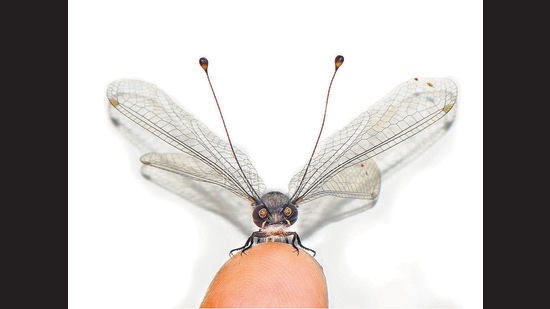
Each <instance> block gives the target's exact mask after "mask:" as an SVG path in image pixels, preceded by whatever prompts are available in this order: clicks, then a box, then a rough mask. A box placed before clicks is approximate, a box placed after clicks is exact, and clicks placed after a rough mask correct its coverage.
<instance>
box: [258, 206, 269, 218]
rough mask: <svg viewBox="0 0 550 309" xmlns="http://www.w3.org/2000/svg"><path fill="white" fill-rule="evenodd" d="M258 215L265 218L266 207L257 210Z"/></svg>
mask: <svg viewBox="0 0 550 309" xmlns="http://www.w3.org/2000/svg"><path fill="white" fill-rule="evenodd" d="M258 216H259V217H260V218H262V219H265V217H267V209H265V208H262V209H260V210H259V211H258Z"/></svg>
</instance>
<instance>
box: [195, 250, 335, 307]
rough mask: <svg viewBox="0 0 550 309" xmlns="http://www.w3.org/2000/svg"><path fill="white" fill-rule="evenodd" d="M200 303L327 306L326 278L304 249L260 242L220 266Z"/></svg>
mask: <svg viewBox="0 0 550 309" xmlns="http://www.w3.org/2000/svg"><path fill="white" fill-rule="evenodd" d="M200 307H201V308H213V307H310V308H312V307H328V295H327V286H326V280H325V276H324V274H323V269H322V267H321V265H319V263H318V262H317V261H316V260H315V259H314V258H313V257H312V256H311V255H309V254H308V253H306V252H305V251H302V250H300V252H299V254H297V252H296V250H295V249H294V248H293V247H292V246H291V245H288V244H284V243H278V242H270V243H262V244H258V245H254V246H253V247H252V248H250V249H249V250H247V251H246V253H245V254H242V255H241V253H240V252H237V253H236V254H235V255H234V256H233V257H232V258H230V259H229V260H228V261H227V262H226V263H225V264H224V265H223V266H222V267H221V268H220V270H219V271H218V273H217V274H216V276H215V277H214V279H213V280H212V282H211V283H210V286H209V287H208V290H207V292H206V295H205V297H204V299H203V301H202V303H201V305H200Z"/></svg>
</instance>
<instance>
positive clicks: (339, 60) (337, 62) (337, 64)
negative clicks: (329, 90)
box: [334, 55, 344, 70]
mask: <svg viewBox="0 0 550 309" xmlns="http://www.w3.org/2000/svg"><path fill="white" fill-rule="evenodd" d="M342 63H344V56H342V55H338V56H336V58H334V66H335V69H336V70H338V68H339V67H340V66H341V65H342Z"/></svg>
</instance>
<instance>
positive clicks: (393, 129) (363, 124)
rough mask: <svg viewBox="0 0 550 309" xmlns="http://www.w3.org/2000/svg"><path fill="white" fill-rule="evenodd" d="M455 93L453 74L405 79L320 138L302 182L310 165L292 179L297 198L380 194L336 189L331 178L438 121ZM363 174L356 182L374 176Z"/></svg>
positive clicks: (303, 200)
mask: <svg viewBox="0 0 550 309" xmlns="http://www.w3.org/2000/svg"><path fill="white" fill-rule="evenodd" d="M456 98H457V88H456V85H455V83H454V82H453V81H452V80H450V79H444V78H425V79H413V80H410V81H407V82H405V83H402V84H401V85H399V86H398V87H396V88H395V89H394V90H393V91H392V92H390V93H389V94H388V95H386V96H385V97H384V98H383V99H382V100H380V101H378V102H377V103H375V104H374V105H373V106H371V107H370V108H369V109H368V110H367V111H366V112H364V113H362V114H361V115H359V117H357V118H356V119H355V120H354V121H352V122H351V123H350V124H349V125H347V126H346V127H344V128H343V129H342V130H340V131H338V132H337V133H335V134H334V135H332V136H330V137H329V138H327V139H326V140H325V141H324V142H323V143H321V144H320V146H319V148H318V150H317V152H316V155H315V156H314V158H313V160H312V163H311V166H310V167H309V169H308V171H307V175H306V176H305V177H304V180H303V182H301V179H302V177H303V175H304V172H305V167H304V169H302V171H301V172H300V173H298V174H296V175H295V176H294V177H293V178H292V180H291V181H290V186H289V187H290V192H294V195H293V200H294V201H296V202H297V203H301V204H304V203H306V202H309V201H312V200H314V199H316V198H319V197H322V196H325V195H330V196H338V197H343V198H360V199H373V198H375V197H376V195H369V194H368V192H366V193H365V194H362V193H361V192H360V193H359V194H358V192H357V191H354V190H355V188H356V187H353V186H352V187H349V188H348V187H341V188H340V190H334V188H333V187H330V186H329V187H327V185H326V183H331V182H335V180H334V179H338V178H353V175H354V174H353V173H355V170H354V169H353V168H351V169H350V167H353V166H358V165H360V164H361V163H362V162H367V161H368V160H369V159H372V158H373V157H375V156H377V155H379V154H381V153H383V152H384V151H386V150H387V149H389V148H391V147H393V146H396V145H398V144H399V143H401V142H403V141H406V140H407V139H409V138H411V137H413V136H415V135H417V134H418V133H420V132H422V131H423V130H424V129H426V128H428V127H429V126H430V125H432V124H434V123H436V122H437V121H438V120H440V119H442V118H443V117H444V116H445V115H446V114H447V113H448V112H449V111H450V110H451V109H452V107H453V106H454V104H455V103H456ZM350 173H351V174H350ZM361 177H362V178H360V179H357V180H356V181H355V182H357V183H361V182H366V181H370V179H369V177H368V176H361ZM300 183H301V184H300Z"/></svg>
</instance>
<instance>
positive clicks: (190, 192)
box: [141, 165, 255, 236]
mask: <svg viewBox="0 0 550 309" xmlns="http://www.w3.org/2000/svg"><path fill="white" fill-rule="evenodd" d="M141 174H142V175H143V176H144V177H145V178H146V179H147V180H149V181H151V182H153V183H155V184H157V185H159V186H161V187H163V188H165V189H167V190H169V191H172V192H173V193H175V194H177V195H179V196H181V197H183V198H184V199H186V200H188V201H189V202H191V203H193V204H194V205H197V206H199V207H201V208H204V209H206V210H208V211H211V212H213V213H216V214H218V215H220V216H221V217H223V218H224V219H226V220H227V221H229V222H230V223H232V224H233V225H234V226H235V227H237V228H238V229H239V231H241V232H242V233H243V235H246V236H248V235H249V234H250V231H251V230H254V228H255V226H254V225H253V224H252V220H251V217H250V214H251V211H252V210H251V209H250V207H246V205H243V200H242V199H241V198H240V197H239V196H237V195H235V194H232V193H231V192H230V191H226V190H220V189H219V187H218V186H217V185H216V184H213V183H208V182H197V181H194V180H192V179H191V178H188V177H186V176H183V175H181V174H178V173H172V172H169V171H166V170H162V169H158V168H155V167H153V166H149V165H143V166H142V167H141Z"/></svg>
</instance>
